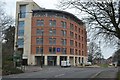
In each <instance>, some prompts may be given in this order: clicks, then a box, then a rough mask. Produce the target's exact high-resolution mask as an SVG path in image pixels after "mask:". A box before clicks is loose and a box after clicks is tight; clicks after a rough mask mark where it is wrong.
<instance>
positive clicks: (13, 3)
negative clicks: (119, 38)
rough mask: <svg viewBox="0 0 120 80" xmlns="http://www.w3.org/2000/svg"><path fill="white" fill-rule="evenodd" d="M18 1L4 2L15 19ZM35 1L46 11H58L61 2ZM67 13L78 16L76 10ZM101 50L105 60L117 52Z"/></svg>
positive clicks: (6, 0) (51, 0)
mask: <svg viewBox="0 0 120 80" xmlns="http://www.w3.org/2000/svg"><path fill="white" fill-rule="evenodd" d="M16 1H21V0H4V2H6V6H5V10H6V13H7V14H8V15H10V16H13V17H15V10H16ZM33 1H35V2H36V3H37V4H38V5H39V6H40V7H43V8H46V9H57V7H56V4H57V3H58V1H59V0H33ZM66 11H68V12H70V13H72V14H74V15H76V16H78V14H77V11H76V10H66ZM78 18H80V17H78ZM101 48H102V54H103V55H104V57H105V58H108V57H110V56H111V55H112V54H113V52H114V50H115V48H113V47H112V48H110V47H106V46H101Z"/></svg>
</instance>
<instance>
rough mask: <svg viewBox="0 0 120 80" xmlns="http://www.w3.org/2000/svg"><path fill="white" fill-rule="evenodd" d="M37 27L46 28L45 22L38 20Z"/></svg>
mask: <svg viewBox="0 0 120 80" xmlns="http://www.w3.org/2000/svg"><path fill="white" fill-rule="evenodd" d="M36 26H44V20H37V21H36Z"/></svg>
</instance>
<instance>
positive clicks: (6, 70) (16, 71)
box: [2, 67, 23, 75]
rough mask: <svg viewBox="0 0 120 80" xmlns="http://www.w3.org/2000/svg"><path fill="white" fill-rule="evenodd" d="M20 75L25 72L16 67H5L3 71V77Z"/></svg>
mask: <svg viewBox="0 0 120 80" xmlns="http://www.w3.org/2000/svg"><path fill="white" fill-rule="evenodd" d="M19 73H23V71H22V70H20V69H17V68H14V67H4V68H3V70H2V75H10V74H19Z"/></svg>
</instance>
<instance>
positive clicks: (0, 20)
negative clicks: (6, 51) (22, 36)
mask: <svg viewBox="0 0 120 80" xmlns="http://www.w3.org/2000/svg"><path fill="white" fill-rule="evenodd" d="M4 6H5V3H3V2H1V1H0V41H3V32H4V30H5V29H7V28H8V27H9V26H10V25H12V24H13V18H12V17H11V16H8V15H7V14H6V13H5V11H4Z"/></svg>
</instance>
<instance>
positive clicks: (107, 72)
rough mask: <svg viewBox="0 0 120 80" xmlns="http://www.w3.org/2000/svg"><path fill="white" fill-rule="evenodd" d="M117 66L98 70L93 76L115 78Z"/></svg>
mask: <svg viewBox="0 0 120 80" xmlns="http://www.w3.org/2000/svg"><path fill="white" fill-rule="evenodd" d="M117 72H118V68H108V69H107V70H103V71H100V72H98V73H97V74H96V75H95V76H94V78H112V79H114V80H115V78H116V77H117Z"/></svg>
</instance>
